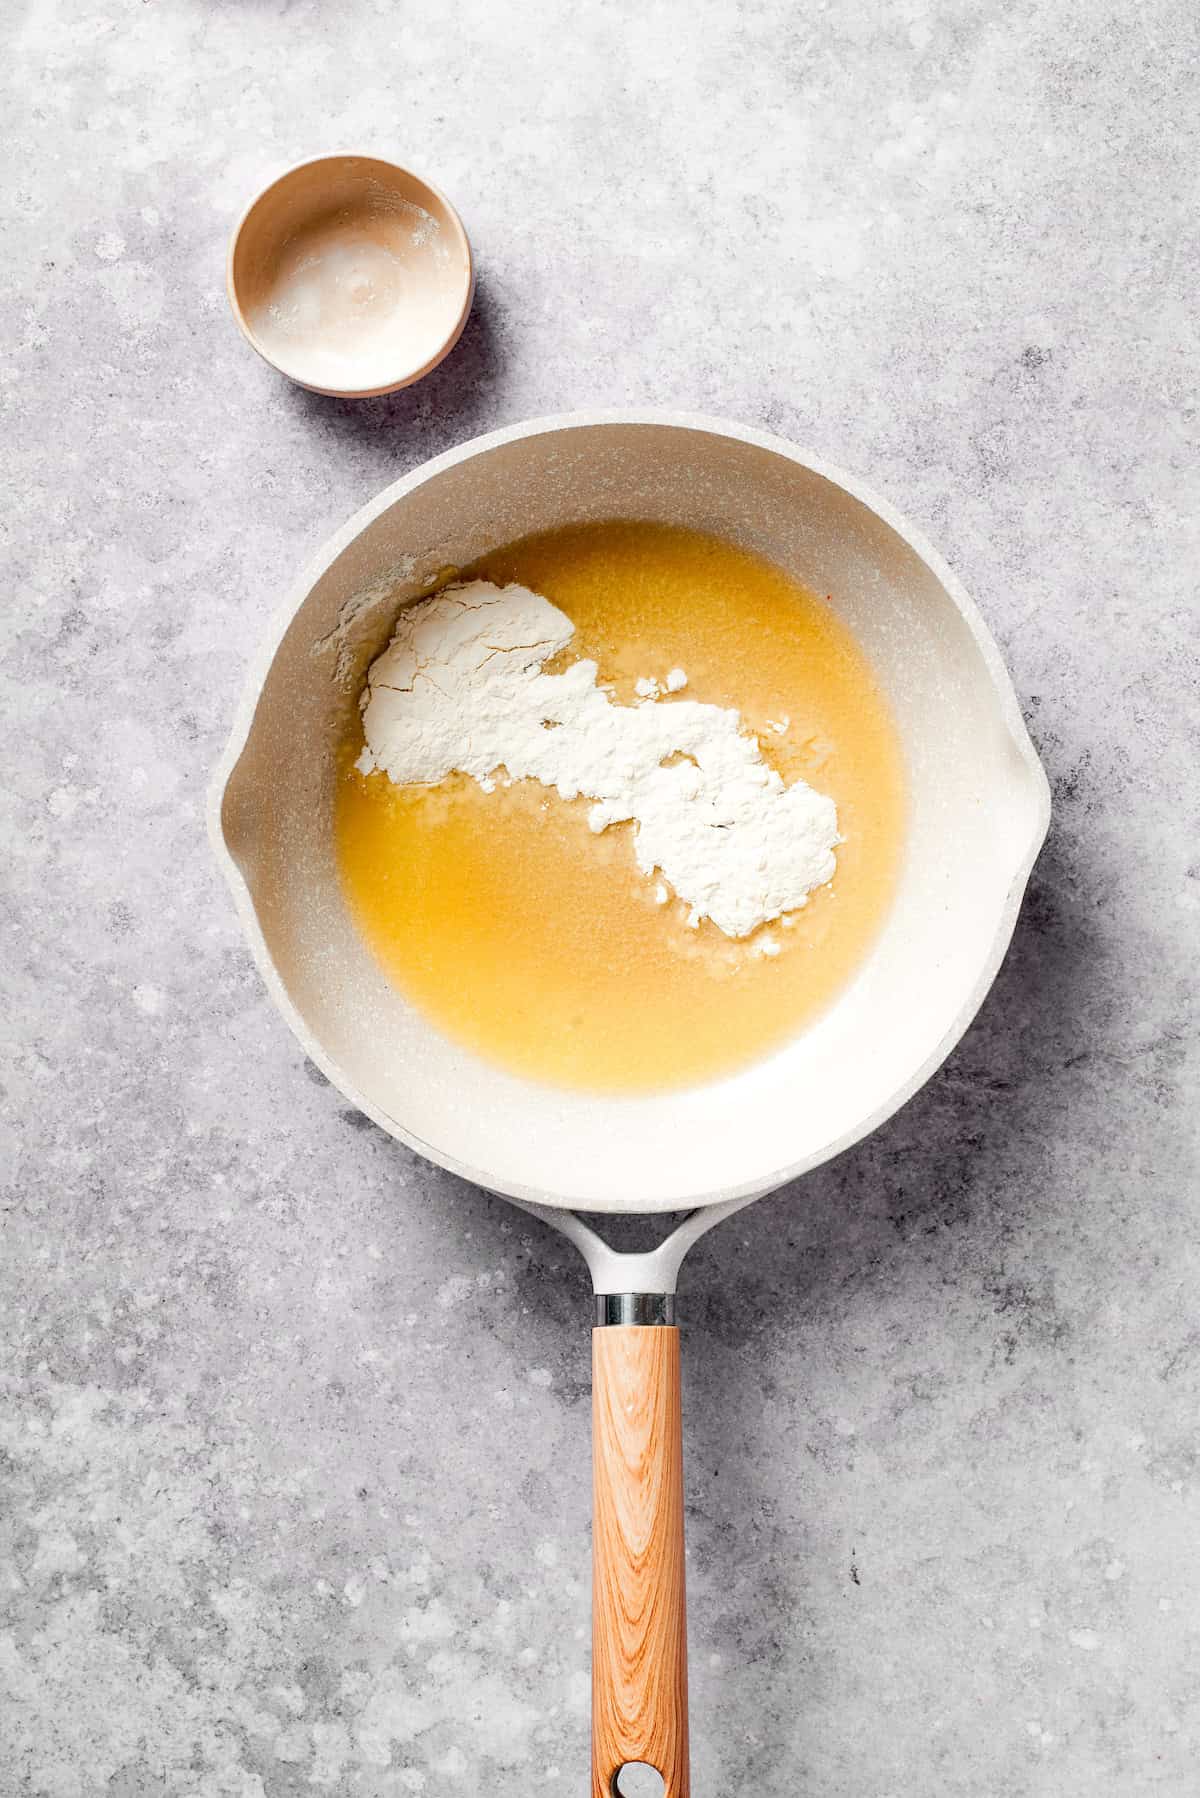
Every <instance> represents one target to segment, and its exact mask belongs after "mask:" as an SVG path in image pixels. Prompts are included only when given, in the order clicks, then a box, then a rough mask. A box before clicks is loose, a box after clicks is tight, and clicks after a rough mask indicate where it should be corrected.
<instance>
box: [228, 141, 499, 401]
mask: <svg viewBox="0 0 1200 1798" xmlns="http://www.w3.org/2000/svg"><path fill="white" fill-rule="evenodd" d="M331 233H333V234H338V235H340V237H341V239H342V240H343V241H345V240H346V238H347V234H352V235H353V238H354V240H355V241H356V242H357V244H358V245H360V246H361V245H363V244H365V245H366V250H367V254H368V256H370V257H372V263H371V265H369V266H370V267H371V268H372V269H373V270H374V271H375V272H377V271H378V268H379V266H380V264H381V263H382V264H383V265H384V266H385V267H386V268H387V269H389V270H391V271H392V274H393V279H394V281H395V283H396V286H397V288H398V290H399V293H400V295H401V297H402V302H403V303H402V306H401V307H400V308H399V309H398V312H397V325H396V328H395V330H394V332H393V333H392V334H391V335H390V337H388V338H386V339H384V340H381V342H380V343H379V345H378V346H377V348H374V349H373V350H372V353H371V355H370V356H369V357H368V356H366V355H364V354H362V353H361V351H359V352H356V353H355V354H353V355H351V354H350V353H349V349H350V347H351V346H350V334H351V333H352V332H353V331H354V330H355V329H356V327H357V326H358V324H359V321H358V320H357V319H356V316H355V308H354V304H353V302H349V301H348V302H347V304H346V306H345V307H344V308H343V312H342V316H341V318H340V320H339V319H338V317H336V316H332V317H327V318H326V320H325V322H323V323H322V324H321V325H320V327H319V328H314V329H313V330H312V331H311V333H305V334H303V335H301V334H300V333H298V332H297V333H293V334H291V335H285V334H284V333H282V332H281V331H280V330H279V329H278V328H276V322H275V321H276V319H277V318H278V304H277V301H278V293H279V283H280V279H281V276H284V275H286V273H287V271H288V270H289V269H292V268H294V267H295V265H296V264H297V263H301V262H303V260H304V257H305V255H306V253H309V252H311V251H313V250H320V251H321V252H322V253H325V254H328V246H329V239H330V234H331ZM228 285H229V298H230V303H231V305H232V306H233V309H234V313H235V316H236V318H237V320H238V323H239V324H240V326H241V328H242V330H243V331H244V333H245V335H246V336H247V338H248V339H249V341H250V342H251V343H252V344H253V345H254V347H255V349H256V350H258V352H259V354H260V355H262V356H264V357H265V358H266V360H267V361H268V362H270V363H271V364H272V365H273V366H274V367H276V368H278V369H280V371H281V372H282V373H284V374H286V375H288V376H289V377H290V378H291V379H292V380H294V381H298V382H299V383H300V384H301V385H302V386H307V387H311V388H314V389H315V390H316V391H318V392H322V393H337V394H344V395H351V396H354V395H366V394H371V393H378V392H386V391H389V390H391V389H393V388H396V387H403V386H407V385H409V384H410V383H411V382H412V381H415V380H417V379H418V378H419V377H420V376H421V375H423V374H426V373H428V371H429V369H430V368H432V367H433V366H434V365H435V364H436V363H437V362H439V361H440V360H441V359H442V357H443V356H445V355H446V353H447V352H448V351H449V350H450V349H451V348H452V347H453V345H454V343H455V342H456V341H457V340H458V337H459V335H460V333H461V331H462V327H463V325H464V323H465V322H466V318H467V314H468V312H469V311H470V304H471V295H472V287H473V273H472V263H471V250H470V245H469V243H468V241H467V236H466V232H465V231H464V230H463V226H462V221H461V220H460V218H459V216H458V214H457V213H456V212H455V210H454V208H453V207H452V206H451V205H450V203H449V201H448V200H447V199H446V198H445V196H444V195H443V194H441V193H439V192H438V190H437V189H436V188H434V187H431V186H430V185H429V184H428V183H427V182H425V181H422V180H421V179H420V177H419V176H417V175H414V174H413V173H412V172H411V171H410V170H408V169H403V168H400V167H399V166H398V165H397V164H395V163H391V162H384V161H382V160H380V159H379V158H377V157H370V156H323V157H319V158H317V159H316V160H315V161H312V162H305V163H301V164H300V165H299V166H298V167H297V168H293V169H289V170H288V171H287V173H286V174H284V175H281V176H280V177H279V179H278V180H277V181H275V182H273V183H272V184H271V186H270V187H268V188H266V189H265V190H264V191H263V192H262V193H261V194H260V195H259V196H258V198H257V199H256V200H255V201H254V202H253V204H252V205H251V206H250V207H249V209H248V211H247V212H246V214H245V216H244V217H243V219H242V221H241V223H240V225H239V226H238V227H237V230H236V231H235V233H234V238H233V243H232V245H231V248H230V254H229V282H228ZM293 291H294V289H293ZM273 307H274V308H275V312H274V313H273V310H272V309H273ZM339 331H341V332H343V333H345V341H342V342H339Z"/></svg>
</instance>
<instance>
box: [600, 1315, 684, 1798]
mask: <svg viewBox="0 0 1200 1798" xmlns="http://www.w3.org/2000/svg"><path fill="white" fill-rule="evenodd" d="M679 1398H680V1391H679V1331H678V1330H677V1329H676V1328H675V1327H674V1302H673V1300H672V1299H671V1298H670V1297H665V1296H662V1295H660V1294H657V1293H655V1294H647V1293H623V1294H616V1295H613V1294H608V1295H601V1296H599V1297H598V1298H597V1300H596V1328H595V1330H594V1331H593V1332H592V1475H593V1477H592V1489H593V1514H592V1517H593V1521H592V1798H614V1794H615V1793H617V1790H618V1788H617V1786H616V1778H617V1775H618V1773H619V1772H620V1770H621V1768H622V1767H624V1766H626V1765H628V1764H629V1763H630V1762H643V1763H645V1764H647V1765H649V1766H651V1767H653V1768H655V1769H656V1770H657V1771H658V1772H659V1773H660V1774H661V1776H662V1779H663V1781H664V1798H689V1792H690V1774H689V1763H688V1707H687V1615H686V1605H685V1600H684V1556H683V1436H682V1429H681V1423H680V1404H679Z"/></svg>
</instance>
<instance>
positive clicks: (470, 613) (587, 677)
mask: <svg viewBox="0 0 1200 1798" xmlns="http://www.w3.org/2000/svg"><path fill="white" fill-rule="evenodd" d="M573 636H574V626H573V625H572V623H571V621H570V619H569V618H567V617H566V616H565V615H564V614H563V613H562V612H560V611H559V610H558V608H557V607H556V606H554V605H551V603H550V601H549V600H547V599H543V598H542V597H541V596H540V595H539V594H537V593H531V592H530V591H529V589H528V588H526V587H520V586H508V587H496V586H493V585H492V583H491V582H489V581H471V582H469V583H466V584H464V585H460V586H454V587H447V588H445V589H444V590H443V591H442V592H440V593H436V594H434V595H433V597H432V598H430V599H426V600H422V601H421V602H420V604H418V605H414V606H410V607H409V608H407V609H406V610H405V611H403V612H401V614H400V620H399V623H398V624H397V626H396V630H395V634H394V635H393V637H392V640H391V643H390V644H389V645H388V647H387V649H386V650H384V652H383V654H382V655H380V656H379V657H377V659H376V660H375V661H374V662H373V663H372V665H371V668H370V670H369V672H368V675H367V684H366V687H365V689H364V691H363V694H362V699H361V705H362V709H363V729H364V734H365V737H366V747H365V748H364V749H363V752H362V754H361V756H360V757H359V761H358V766H359V768H360V769H361V771H362V772H363V773H364V774H370V773H372V772H374V771H375V770H376V769H382V770H383V772H384V773H386V774H387V776H388V778H389V779H390V780H392V781H394V782H395V783H396V784H397V785H402V786H404V785H434V784H436V783H437V782H438V781H441V780H445V779H446V777H447V776H448V775H450V774H452V773H454V772H455V771H458V772H460V773H463V774H467V775H470V776H472V777H473V778H474V779H475V780H477V781H478V782H479V784H480V785H481V786H482V787H483V788H484V789H485V790H488V791H490V790H491V789H492V788H493V787H494V786H495V784H496V782H497V781H498V780H504V779H508V780H536V781H540V782H541V783H542V784H543V785H544V786H546V787H552V788H553V789H554V790H555V792H557V793H558V794H559V795H560V797H561V798H563V799H568V800H569V799H577V798H580V797H584V798H587V799H590V800H591V801H592V805H591V808H590V810H589V812H588V822H589V824H590V825H591V828H592V829H593V830H594V831H602V830H605V829H607V828H608V826H609V825H610V824H618V823H621V822H623V821H625V820H632V821H633V823H634V825H635V827H636V828H635V832H634V853H635V855H636V858H637V864H638V867H639V868H640V869H641V871H642V873H643V874H645V875H647V876H651V875H655V874H656V873H657V874H659V875H661V877H662V879H663V880H665V881H667V882H669V883H670V885H671V886H672V887H673V888H674V890H675V892H676V893H677V894H678V895H679V897H680V898H681V899H683V900H684V901H685V902H686V904H687V905H688V906H689V907H690V911H691V919H690V921H691V922H693V923H696V924H698V923H699V922H700V920H701V919H702V918H711V919H712V921H713V923H714V924H716V925H717V926H718V928H719V929H720V930H722V931H723V932H724V933H725V935H726V936H730V937H743V936H748V935H749V934H750V932H751V931H752V930H755V929H757V928H758V926H759V925H760V924H765V923H767V922H768V921H769V920H770V919H772V918H778V917H780V916H781V915H782V914H783V913H785V912H788V911H793V910H795V909H796V908H797V907H799V906H802V905H803V904H804V903H805V901H806V898H807V895H808V894H809V893H810V892H811V891H812V889H813V888H814V887H818V886H822V885H824V883H825V882H826V881H828V880H830V879H831V878H832V877H833V873H834V869H835V866H836V864H835V860H834V853H833V852H834V848H835V846H836V844H837V843H838V842H839V840H840V839H839V837H838V828H837V812H836V809H835V807H834V804H833V801H832V799H829V798H827V797H825V796H824V795H823V794H821V793H817V792H814V790H813V789H812V788H811V787H809V786H807V785H806V784H805V783H804V782H803V781H802V780H796V781H793V782H792V783H791V785H790V786H789V785H785V783H784V781H783V779H782V777H781V776H780V775H779V774H778V773H776V771H775V770H774V769H773V768H772V767H771V766H770V765H769V764H768V763H767V762H766V761H764V759H763V756H762V754H761V751H760V749H759V745H758V742H757V740H756V739H755V738H754V737H753V736H751V735H749V734H748V733H747V732H746V731H745V730H743V728H742V721H741V718H740V716H739V714H738V713H737V712H736V711H735V710H733V709H732V708H730V707H726V706H716V705H704V704H701V703H699V702H698V701H695V700H690V699H679V698H675V697H668V698H666V699H663V698H662V697H661V695H662V693H663V687H662V686H661V685H660V683H659V682H658V681H651V680H649V679H646V680H644V681H641V682H639V683H638V690H639V692H640V693H643V694H645V695H646V697H644V698H643V699H641V700H640V702H639V703H637V704H635V705H631V706H626V705H619V704H617V703H616V702H615V701H614V700H613V699H612V698H611V697H610V696H609V694H608V693H606V692H605V691H604V690H603V689H602V688H601V687H599V686H597V684H596V673H597V670H596V664H595V662H591V661H585V660H580V661H576V662H573V663H571V664H570V665H569V666H567V667H566V668H564V669H563V670H562V672H561V673H557V674H547V673H546V672H545V664H546V663H547V662H548V661H549V660H550V659H551V657H553V656H555V655H557V654H558V653H559V652H560V651H561V650H563V649H565V648H566V647H567V645H568V644H569V643H570V641H571V638H572V637H573ZM685 684H686V675H685V674H684V672H683V670H682V669H672V670H671V671H670V673H669V674H668V676H667V678H666V682H665V687H666V690H667V692H668V693H669V694H670V695H674V694H676V693H678V692H679V691H681V690H682V688H683V686H684V685H685Z"/></svg>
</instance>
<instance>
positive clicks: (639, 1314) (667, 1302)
mask: <svg viewBox="0 0 1200 1798" xmlns="http://www.w3.org/2000/svg"><path fill="white" fill-rule="evenodd" d="M674 1322H675V1294H674V1293H673V1292H598V1293H597V1294H596V1327H597V1329H601V1328H603V1326H604V1325H605V1324H673V1323H674Z"/></svg>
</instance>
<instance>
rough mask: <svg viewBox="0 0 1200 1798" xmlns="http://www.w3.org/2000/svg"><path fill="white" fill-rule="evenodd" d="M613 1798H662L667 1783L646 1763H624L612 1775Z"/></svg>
mask: <svg viewBox="0 0 1200 1798" xmlns="http://www.w3.org/2000/svg"><path fill="white" fill-rule="evenodd" d="M612 1789H613V1798H663V1794H664V1793H665V1792H666V1789H667V1782H666V1780H665V1779H664V1778H663V1776H662V1774H661V1773H660V1772H659V1770H658V1768H657V1767H652V1766H650V1764H649V1763H648V1762H647V1761H626V1762H625V1765H624V1766H623V1767H618V1768H617V1770H616V1772H615V1773H614V1774H613V1782H612Z"/></svg>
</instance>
